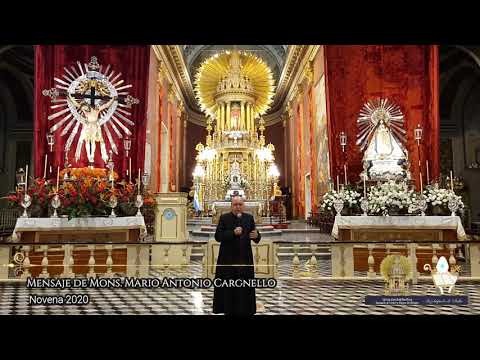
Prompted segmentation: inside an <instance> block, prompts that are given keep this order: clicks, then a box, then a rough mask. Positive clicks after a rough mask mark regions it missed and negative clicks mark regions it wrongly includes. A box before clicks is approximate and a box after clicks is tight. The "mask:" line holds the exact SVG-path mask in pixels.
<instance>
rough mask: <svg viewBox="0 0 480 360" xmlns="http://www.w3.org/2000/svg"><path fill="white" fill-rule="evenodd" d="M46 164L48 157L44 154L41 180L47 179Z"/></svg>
mask: <svg viewBox="0 0 480 360" xmlns="http://www.w3.org/2000/svg"><path fill="white" fill-rule="evenodd" d="M47 162H48V155H47V154H45V166H44V168H43V179H46V178H47Z"/></svg>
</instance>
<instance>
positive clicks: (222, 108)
mask: <svg viewBox="0 0 480 360" xmlns="http://www.w3.org/2000/svg"><path fill="white" fill-rule="evenodd" d="M219 106H220V128H221V129H222V131H223V130H225V106H224V104H223V103H220V104H219Z"/></svg>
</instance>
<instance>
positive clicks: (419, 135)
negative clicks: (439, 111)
mask: <svg viewBox="0 0 480 360" xmlns="http://www.w3.org/2000/svg"><path fill="white" fill-rule="evenodd" d="M413 134H414V135H415V140H416V141H417V145H420V140H422V136H423V129H422V128H421V127H420V124H418V125H417V127H416V128H415V129H414V130H413Z"/></svg>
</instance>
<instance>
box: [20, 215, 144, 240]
mask: <svg viewBox="0 0 480 360" xmlns="http://www.w3.org/2000/svg"><path fill="white" fill-rule="evenodd" d="M100 228H101V229H102V230H118V229H140V239H144V238H145V235H146V234H147V228H146V226H145V220H144V218H143V216H125V217H116V218H108V217H85V218H73V219H70V220H68V218H61V217H59V218H18V219H17V224H16V225H15V229H14V230H13V234H12V241H14V242H16V241H18V240H19V239H20V237H21V233H22V232H23V231H50V230H55V231H62V230H72V229H75V230H79V231H81V230H95V229H100Z"/></svg>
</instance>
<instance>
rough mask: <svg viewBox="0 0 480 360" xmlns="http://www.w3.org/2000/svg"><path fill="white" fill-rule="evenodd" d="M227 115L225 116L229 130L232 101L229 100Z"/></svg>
mask: <svg viewBox="0 0 480 360" xmlns="http://www.w3.org/2000/svg"><path fill="white" fill-rule="evenodd" d="M226 112H227V114H226V115H227V116H226V117H225V122H226V124H227V130H230V101H228V102H227V109H226Z"/></svg>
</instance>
